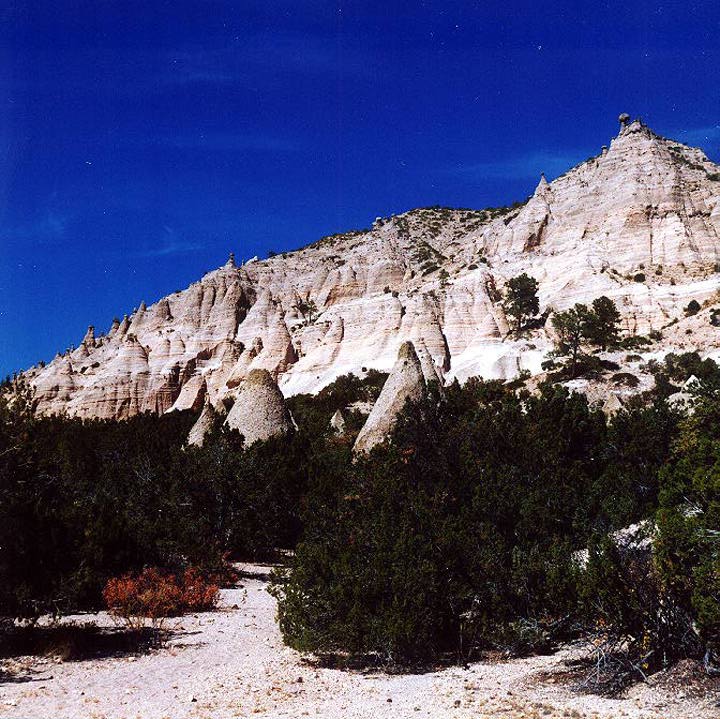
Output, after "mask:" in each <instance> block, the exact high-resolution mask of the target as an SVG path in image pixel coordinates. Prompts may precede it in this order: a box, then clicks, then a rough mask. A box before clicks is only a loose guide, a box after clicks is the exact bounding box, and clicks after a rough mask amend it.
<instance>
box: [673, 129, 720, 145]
mask: <svg viewBox="0 0 720 719" xmlns="http://www.w3.org/2000/svg"><path fill="white" fill-rule="evenodd" d="M675 134H676V136H677V138H678V139H679V140H682V141H683V142H685V143H687V144H688V145H703V144H705V143H707V142H717V141H719V140H720V125H708V126H707V127H691V128H687V129H685V130H679V131H678V132H677V133H675Z"/></svg>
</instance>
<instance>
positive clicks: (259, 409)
mask: <svg viewBox="0 0 720 719" xmlns="http://www.w3.org/2000/svg"><path fill="white" fill-rule="evenodd" d="M225 424H226V425H227V426H228V427H230V429H236V430H237V431H238V432H240V434H242V435H243V437H245V444H246V446H249V445H251V444H254V443H255V442H259V441H264V440H266V439H269V438H270V437H275V436H277V435H280V434H287V433H288V432H290V431H291V430H292V426H293V425H292V420H291V419H290V414H289V412H288V410H287V407H286V406H285V398H284V397H283V395H282V392H281V391H280V388H279V387H278V386H277V384H276V382H275V381H274V380H273V378H272V376H271V375H270V373H269V372H268V371H267V370H265V369H253V370H250V372H249V373H248V375H247V377H246V379H245V381H244V382H243V383H242V385H241V386H240V391H239V392H238V396H237V399H236V400H235V404H234V405H233V407H232V409H231V410H230V412H229V414H228V416H227V419H226V420H225Z"/></svg>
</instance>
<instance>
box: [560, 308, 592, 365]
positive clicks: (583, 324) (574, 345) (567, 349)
mask: <svg viewBox="0 0 720 719" xmlns="http://www.w3.org/2000/svg"><path fill="white" fill-rule="evenodd" d="M589 316H590V312H589V310H588V308H587V306H586V305H583V304H576V305H575V306H574V307H571V308H570V309H568V310H565V312H556V313H555V314H554V315H553V316H552V325H553V328H554V329H555V332H556V333H557V342H556V345H555V350H554V353H553V354H554V355H555V356H557V357H568V358H569V360H568V362H569V364H568V372H569V374H570V377H571V378H575V377H576V376H577V370H578V359H579V358H580V356H581V354H582V350H581V348H582V343H583V341H584V339H585V336H586V328H587V323H588V318H589Z"/></svg>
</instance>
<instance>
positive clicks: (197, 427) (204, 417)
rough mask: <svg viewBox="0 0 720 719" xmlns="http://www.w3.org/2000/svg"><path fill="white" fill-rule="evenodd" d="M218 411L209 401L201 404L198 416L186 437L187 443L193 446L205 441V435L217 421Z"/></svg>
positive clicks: (200, 444) (200, 445)
mask: <svg viewBox="0 0 720 719" xmlns="http://www.w3.org/2000/svg"><path fill="white" fill-rule="evenodd" d="M219 418H220V413H219V412H218V411H217V410H216V409H215V407H213V406H212V405H211V404H210V402H206V403H205V405H204V406H203V410H202V412H200V416H199V417H198V418H197V421H196V422H195V424H194V425H193V426H192V428H191V429H190V432H189V434H188V438H187V444H188V445H191V446H195V447H202V446H203V444H204V443H205V437H206V435H207V433H208V432H210V431H211V430H212V428H213V427H214V426H215V423H216V422H219Z"/></svg>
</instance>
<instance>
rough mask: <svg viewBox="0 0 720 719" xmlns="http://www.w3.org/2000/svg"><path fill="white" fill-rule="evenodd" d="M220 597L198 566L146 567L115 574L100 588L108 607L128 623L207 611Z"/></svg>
mask: <svg viewBox="0 0 720 719" xmlns="http://www.w3.org/2000/svg"><path fill="white" fill-rule="evenodd" d="M219 597H220V590H219V587H218V586H217V584H213V583H212V582H210V581H208V579H207V578H206V577H205V576H204V574H203V572H202V571H200V570H199V569H198V568H197V567H188V568H187V569H185V571H184V572H182V574H171V573H169V572H165V571H162V570H161V569H158V568H156V567H148V568H146V569H143V571H142V572H140V574H135V575H133V574H125V575H123V576H121V577H114V578H112V579H110V580H108V583H107V584H106V585H105V588H104V589H103V599H104V600H105V604H106V605H107V608H108V610H109V611H110V612H111V613H112V614H114V615H115V616H118V617H122V618H123V619H124V620H125V621H126V622H127V623H128V624H129V625H131V626H134V625H135V624H137V623H138V622H140V623H141V622H142V620H143V618H149V619H161V618H164V617H176V616H180V615H181V614H186V613H188V612H203V611H209V610H210V609H214V608H215V606H216V605H217V603H218V599H219Z"/></svg>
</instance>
